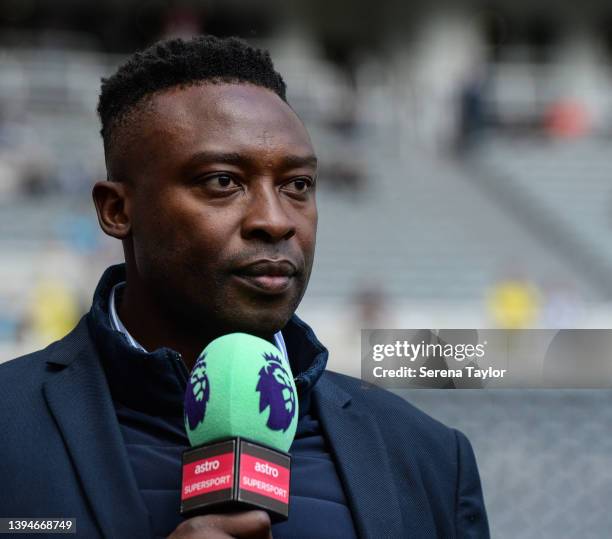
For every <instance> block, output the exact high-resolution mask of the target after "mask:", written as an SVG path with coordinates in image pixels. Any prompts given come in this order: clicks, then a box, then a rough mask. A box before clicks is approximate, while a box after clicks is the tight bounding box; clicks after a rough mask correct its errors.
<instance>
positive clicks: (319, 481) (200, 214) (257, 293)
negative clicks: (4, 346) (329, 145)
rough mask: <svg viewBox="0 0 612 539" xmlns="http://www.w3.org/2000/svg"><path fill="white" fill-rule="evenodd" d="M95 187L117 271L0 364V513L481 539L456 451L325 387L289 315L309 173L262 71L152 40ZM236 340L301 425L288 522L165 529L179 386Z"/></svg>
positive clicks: (318, 363)
mask: <svg viewBox="0 0 612 539" xmlns="http://www.w3.org/2000/svg"><path fill="white" fill-rule="evenodd" d="M98 111H99V114H100V118H101V121H102V137H103V140H104V150H105V156H106V164H107V172H108V181H103V182H99V183H97V184H96V185H95V187H94V189H93V197H94V201H95V205H96V210H97V212H98V219H99V223H100V226H101V227H102V229H103V231H104V232H105V233H106V234H108V235H110V236H112V237H115V238H117V239H120V240H121V241H122V243H123V248H124V253H125V265H119V266H113V267H111V268H109V269H108V270H107V271H106V272H105V273H104V275H103V276H102V278H101V280H100V283H99V284H98V287H97V289H96V291H95V294H94V300H93V305H92V307H91V310H90V311H89V313H88V314H87V315H86V316H85V317H83V319H82V320H81V321H80V323H79V324H78V325H77V327H76V328H75V329H74V330H73V331H72V333H70V334H69V335H68V336H66V337H65V338H64V339H62V340H60V341H58V342H55V343H53V344H51V345H50V346H49V347H47V348H46V349H44V350H42V351H39V352H36V353H34V354H30V355H28V356H25V357H22V358H20V359H17V360H14V361H12V362H9V363H8V364H5V365H2V366H1V367H0V394H1V395H2V411H1V412H0V418H1V419H0V421H1V424H0V427H1V432H2V434H3V444H2V450H1V454H0V457H1V458H0V484H1V485H2V488H1V489H0V512H1V515H0V516H3V517H4V516H9V517H10V516H19V517H51V516H53V517H74V518H76V519H77V531H78V533H79V535H81V536H83V537H88V538H89V537H100V536H102V537H119V538H123V537H126V538H127V537H143V538H144V537H166V536H168V535H169V534H170V535H171V537H173V538H179V537H181V538H187V537H189V538H209V537H210V538H219V537H269V536H270V533H271V535H273V536H274V537H275V538H283V537H286V538H292V539H296V538H309V539H315V538H335V537H337V538H347V539H349V538H351V537H371V538H375V539H380V538H384V537H388V538H395V537H412V538H430V537H440V538H444V539H448V538H452V537H475V538H483V537H487V536H488V527H487V519H486V513H485V509H484V504H483V500H482V492H481V487H480V480H479V477H478V470H477V467H476V463H475V460H474V455H473V452H472V449H471V447H470V444H469V442H468V441H467V439H466V438H465V436H463V435H462V434H461V433H459V432H457V431H455V430H453V429H449V428H447V427H445V426H443V425H441V424H440V423H438V422H436V421H434V420H433V419H431V418H429V417H427V416H426V415H424V414H423V413H421V412H419V411H417V410H416V409H415V408H413V407H411V406H410V405H409V404H407V403H406V402H404V401H403V400H401V399H400V398H398V397H396V396H394V395H392V394H390V393H388V392H385V391H382V390H380V389H369V390H363V389H361V385H360V382H359V381H358V380H356V379H354V378H349V377H347V376H343V375H340V374H336V373H332V372H329V371H325V370H324V369H325V364H326V361H327V351H326V349H325V348H324V347H323V345H321V343H320V342H319V341H318V340H317V339H316V337H315V335H314V333H313V331H312V330H311V329H310V328H309V327H308V326H307V325H306V324H305V323H304V322H303V321H301V320H300V319H299V318H298V317H297V316H295V314H294V311H295V309H296V308H297V306H298V304H299V302H300V300H301V298H302V296H303V294H304V291H305V290H306V286H307V283H308V279H309V276H310V271H311V268H312V262H313V256H314V247H315V235H316V226H317V209H316V204H315V189H316V176H317V172H316V157H315V154H314V150H313V148H312V144H311V142H310V139H309V137H308V134H307V132H306V129H305V128H304V126H303V124H302V122H301V121H300V119H299V118H298V117H297V115H296V114H295V113H294V111H293V110H292V109H291V107H290V106H289V105H288V104H287V102H286V98H285V84H284V82H283V80H282V78H281V76H280V75H279V74H278V73H276V72H275V71H274V68H273V66H272V63H271V60H270V58H269V55H268V54H267V53H266V52H263V51H261V50H258V49H254V48H252V47H250V46H248V45H247V44H245V43H244V42H242V41H239V40H237V39H226V40H220V39H216V38H213V37H200V38H197V39H193V40H191V41H182V40H172V41H166V42H161V43H158V44H156V45H154V46H153V47H151V48H149V49H147V50H146V51H144V52H142V53H138V54H135V55H134V56H133V57H132V58H131V59H130V60H129V61H128V62H127V63H126V64H124V65H123V66H121V67H120V68H119V70H118V71H117V72H116V73H115V74H114V75H113V76H112V77H110V78H109V79H106V80H104V81H103V85H102V93H101V96H100V102H99V107H98ZM235 331H242V332H247V333H251V334H254V335H258V336H260V337H262V338H265V339H267V340H269V341H271V342H273V343H275V344H277V346H278V347H279V348H280V349H281V350H282V351H284V352H286V354H287V356H288V359H289V362H290V365H291V368H292V371H293V374H294V376H295V380H296V386H297V388H298V398H299V408H300V417H299V422H298V432H297V435H296V439H295V441H294V443H293V445H292V447H291V453H292V457H293V461H292V488H291V493H292V495H291V500H290V518H289V520H288V521H287V522H284V523H280V524H275V525H274V526H270V522H269V519H268V517H267V515H266V514H265V513H263V512H261V511H250V512H243V513H236V514H230V515H223V516H221V515H207V516H203V517H196V518H192V519H188V520H186V521H184V522H182V520H183V519H181V517H180V516H179V512H178V507H179V491H180V476H181V473H180V458H181V453H182V451H183V450H185V449H186V448H187V447H188V442H187V438H186V436H185V430H184V426H183V418H182V413H183V412H182V403H183V396H184V392H185V387H186V379H187V377H188V372H189V370H190V369H191V367H192V366H193V364H194V362H195V360H196V359H197V356H198V354H199V353H200V351H201V350H202V349H203V348H204V347H205V346H206V345H207V344H208V343H209V342H210V341H211V340H212V339H214V338H216V337H218V336H220V335H224V334H226V333H231V332H235Z"/></svg>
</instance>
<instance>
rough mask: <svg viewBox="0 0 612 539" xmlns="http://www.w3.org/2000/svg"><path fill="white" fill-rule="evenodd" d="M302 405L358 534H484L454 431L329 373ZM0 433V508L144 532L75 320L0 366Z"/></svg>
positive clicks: (6, 513)
mask: <svg viewBox="0 0 612 539" xmlns="http://www.w3.org/2000/svg"><path fill="white" fill-rule="evenodd" d="M313 405H314V406H316V410H317V412H318V415H319V420H320V422H321V426H322V429H323V431H324V433H325V436H326V438H327V440H328V441H329V445H330V451H331V452H332V454H333V455H334V457H335V459H336V463H337V466H338V475H339V477H340V480H341V481H342V484H343V487H344V490H345V492H346V495H347V499H348V503H349V506H350V509H351V513H352V515H353V519H354V522H355V526H356V529H357V533H358V534H359V536H360V537H362V538H372V539H384V538H414V539H418V538H423V539H428V538H441V539H452V538H477V539H486V538H487V537H489V531H488V524H487V517H486V512H485V507H484V502H483V497H482V491H481V486H480V479H479V475H478V469H477V466H476V461H475V459H474V454H473V451H472V448H471V446H470V443H469V441H468V440H467V438H466V437H465V436H464V435H463V434H461V433H460V432H458V431H457V430H454V429H451V428H448V427H446V426H444V425H442V424H441V423H439V422H437V421H435V420H434V419H432V418H430V417H429V416H427V415H425V414H424V413H422V412H420V411H419V410H417V409H416V408H414V407H413V406H411V405H410V404H408V403H407V402H405V401H404V400H403V399H401V398H399V397H397V396H396V395H393V394H391V393H389V392H387V391H383V390H381V389H377V388H373V389H367V390H364V389H362V388H361V382H360V381H359V380H357V379H355V378H351V377H348V376H344V375H342V374H338V373H334V372H330V371H326V372H324V374H323V375H322V376H321V378H320V379H319V381H318V382H317V384H316V386H315V387H314V389H313ZM0 433H2V443H1V444H0V517H46V518H51V517H55V518H59V517H71V518H76V521H77V523H76V525H77V536H79V537H85V538H87V539H93V538H96V537H105V538H119V539H122V538H130V539H133V538H148V537H151V536H152V532H151V529H150V524H149V519H148V515H147V510H146V507H145V505H144V502H143V500H142V498H141V496H140V493H139V491H138V488H137V485H136V480H135V478H134V474H133V472H132V469H131V466H130V463H129V461H128V455H127V451H126V448H125V445H124V443H123V439H122V436H121V432H120V430H119V425H118V422H117V418H116V415H115V409H114V407H113V403H112V400H111V397H110V392H109V389H108V385H107V382H106V377H105V375H104V372H103V370H102V367H101V364H100V360H99V357H98V352H97V350H96V348H95V346H94V344H93V342H92V339H91V336H90V334H89V329H88V327H87V323H86V319H85V317H84V318H83V319H81V321H80V322H79V324H78V325H77V327H76V328H75V329H74V330H73V331H72V332H71V333H70V334H69V335H67V336H66V337H64V338H63V339H61V340H60V341H57V342H55V343H53V344H51V345H49V346H48V347H47V348H45V349H44V350H40V351H38V352H34V353H32V354H29V355H26V356H23V357H21V358H18V359H15V360H13V361H9V362H7V363H4V364H2V365H0ZM313 518H316V515H313ZM330 525H331V526H333V523H330ZM32 537H41V536H40V535H33V536H32ZM73 537H74V536H73ZM313 539H316V538H313Z"/></svg>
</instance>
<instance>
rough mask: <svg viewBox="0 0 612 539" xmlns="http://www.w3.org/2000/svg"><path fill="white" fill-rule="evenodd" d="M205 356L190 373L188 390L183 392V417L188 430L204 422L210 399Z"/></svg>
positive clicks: (202, 356)
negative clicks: (185, 418) (185, 419)
mask: <svg viewBox="0 0 612 539" xmlns="http://www.w3.org/2000/svg"><path fill="white" fill-rule="evenodd" d="M205 360H206V354H202V355H201V356H200V357H199V358H198V360H197V361H196V364H195V365H194V367H193V370H192V371H191V376H190V377H189V388H188V389H187V391H186V392H185V415H186V417H187V421H188V422H189V428H190V429H191V430H193V429H195V428H196V426H197V425H198V424H199V423H201V422H202V421H204V416H205V415H206V405H207V404H208V400H209V399H210V384H209V383H208V376H206V361H205Z"/></svg>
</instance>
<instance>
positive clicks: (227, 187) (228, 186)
mask: <svg viewBox="0 0 612 539" xmlns="http://www.w3.org/2000/svg"><path fill="white" fill-rule="evenodd" d="M196 185H198V186H199V187H200V188H202V189H205V190H206V191H208V192H210V193H217V194H231V193H233V192H235V191H238V190H240V188H241V185H240V182H239V181H238V180H237V179H236V178H234V176H233V175H232V174H228V173H227V172H216V173H214V174H208V175H206V176H203V177H200V178H199V179H198V180H196Z"/></svg>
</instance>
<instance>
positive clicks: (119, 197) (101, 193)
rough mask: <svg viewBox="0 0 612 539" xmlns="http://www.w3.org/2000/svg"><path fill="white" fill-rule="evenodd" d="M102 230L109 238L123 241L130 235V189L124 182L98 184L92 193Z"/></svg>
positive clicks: (102, 182)
mask: <svg viewBox="0 0 612 539" xmlns="http://www.w3.org/2000/svg"><path fill="white" fill-rule="evenodd" d="M91 194H92V196H93V200H94V204H95V206H96V212H97V214H98V222H99V223H100V228H102V230H103V231H104V233H105V234H107V235H108V236H112V237H113V238H117V239H120V240H123V239H125V238H127V237H128V236H129V234H130V231H131V228H132V223H131V215H130V207H131V205H130V199H129V196H128V194H129V188H128V186H127V185H126V184H125V183H124V182H111V181H101V182H97V183H96V184H95V185H94V187H93V190H92V192H91Z"/></svg>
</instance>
